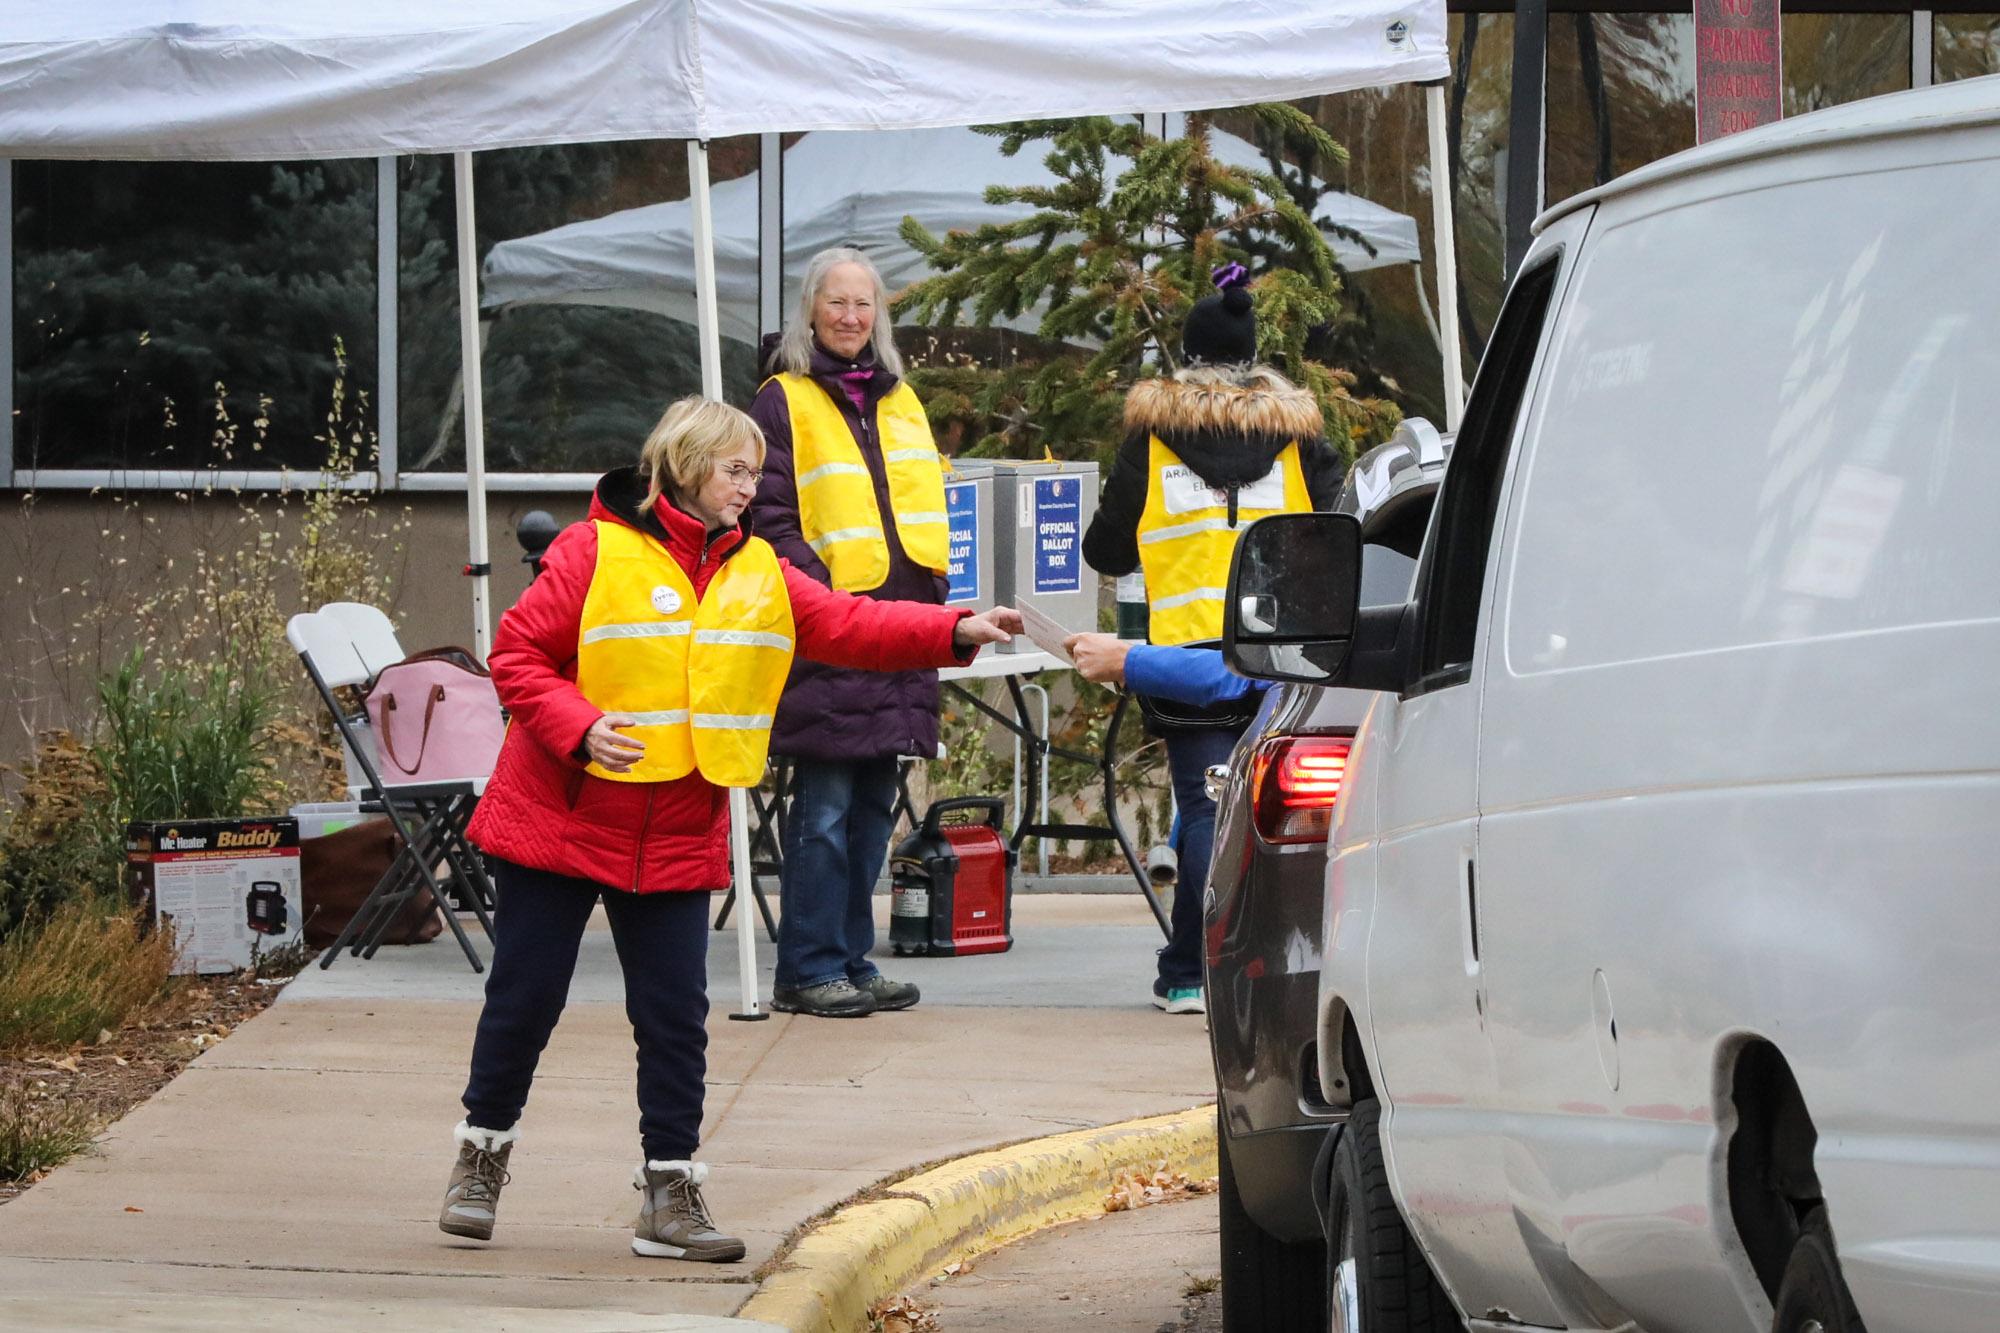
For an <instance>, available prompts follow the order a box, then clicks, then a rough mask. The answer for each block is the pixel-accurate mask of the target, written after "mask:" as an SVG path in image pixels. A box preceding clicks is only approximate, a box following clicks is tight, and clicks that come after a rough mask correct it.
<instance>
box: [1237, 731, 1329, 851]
mask: <svg viewBox="0 0 2000 1333" xmlns="http://www.w3.org/2000/svg"><path fill="white" fill-rule="evenodd" d="M1353 747H1354V740H1353V738H1352V737H1350V736H1280V737H1278V738H1277V739H1276V740H1271V741H1266V742H1265V743H1264V745H1263V746H1262V748H1260V749H1259V750H1258V751H1257V757H1256V759H1255V761H1254V763H1255V768H1254V769H1253V770H1252V773H1253V778H1254V788H1253V790H1255V791H1256V793H1257V832H1258V833H1259V834H1261V835H1262V836H1263V839H1264V841H1266V842H1274V843H1294V842H1324V841H1326V835H1327V831H1328V830H1329V829H1331V828H1332V827H1333V806H1334V802H1335V801H1337V800H1339V799H1340V786H1341V782H1342V781H1343V780H1344V779H1345V778H1346V776H1347V754H1348V751H1349V750H1351V749H1352V748H1353Z"/></svg>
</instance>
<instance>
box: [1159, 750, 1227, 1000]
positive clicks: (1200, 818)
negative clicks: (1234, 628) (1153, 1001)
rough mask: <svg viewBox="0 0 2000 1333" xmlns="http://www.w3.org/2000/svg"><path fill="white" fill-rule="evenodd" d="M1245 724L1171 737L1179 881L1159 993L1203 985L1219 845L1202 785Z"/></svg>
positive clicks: (1212, 806)
mask: <svg viewBox="0 0 2000 1333" xmlns="http://www.w3.org/2000/svg"><path fill="white" fill-rule="evenodd" d="M1242 735H1243V728H1242V727H1241V726H1237V727H1216V728H1208V729H1204V730H1201V731H1181V732H1174V733H1171V734H1170V735H1168V737H1167V772H1168V773H1169V774H1170V775H1171V776H1172V778H1173V783H1174V803H1175V804H1176V805H1177V806H1179V807H1180V827H1181V836H1180V845H1179V847H1178V848H1177V849H1176V850H1177V852H1178V854H1179V858H1180V880H1179V882H1178V883H1176V884H1175V885H1174V914H1173V935H1172V937H1171V938H1169V939H1168V941H1167V947H1166V948H1164V949H1162V950H1160V976H1159V980H1157V981H1155V982H1154V983H1153V992H1154V994H1156V995H1165V994H1166V993H1167V992H1168V991H1169V990H1186V989H1188V988H1190V987H1194V986H1199V985H1201V963H1202V958H1201V915H1202V902H1203V900H1204V899H1205V898H1206V897H1207V896H1208V862H1209V857H1210V855H1211V853H1213V851H1214V849H1215V802H1214V801H1211V800H1209V799H1208V793H1207V792H1206V791H1204V790H1203V789H1202V775H1203V774H1204V773H1205V772H1206V771H1207V769H1208V766H1209V765H1210V764H1226V763H1228V762H1229V752H1230V751H1231V750H1234V749H1235V748H1236V742H1237V740H1238V739H1239V738H1241V736H1242Z"/></svg>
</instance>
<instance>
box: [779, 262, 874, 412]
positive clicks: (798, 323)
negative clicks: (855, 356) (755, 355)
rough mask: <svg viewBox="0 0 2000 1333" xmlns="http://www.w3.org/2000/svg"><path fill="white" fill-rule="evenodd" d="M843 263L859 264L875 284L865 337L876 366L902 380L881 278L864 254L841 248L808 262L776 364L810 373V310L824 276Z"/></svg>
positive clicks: (814, 303) (786, 368) (816, 303)
mask: <svg viewBox="0 0 2000 1333" xmlns="http://www.w3.org/2000/svg"><path fill="white" fill-rule="evenodd" d="M842 264H859V265H860V266H861V268H862V270H863V271H864V272H866V273H867V274H868V280H869V281H870V282H872V283H873V284H874V285H875V327H874V328H873V329H872V330H870V332H869V334H868V345H869V347H870V348H872V349H873V350H874V352H875V364H876V365H878V366H880V367H882V369H884V370H886V371H888V372H889V373H890V374H891V375H894V376H895V377H896V378H897V379H901V378H902V377H903V357H902V354H901V353H900V352H898V351H897V350H896V330H895V322H894V321H893V320H891V319H890V318H889V293H888V291H887V290H886V289H885V288H884V287H883V286H882V275H881V274H880V273H878V272H877V271H876V269H875V265H874V263H873V261H871V260H870V259H869V258H868V256H867V255H864V254H862V253H861V252H860V251H859V250H855V249H852V248H851V247H848V246H844V245H836V246H833V247H832V248H830V249H826V250H822V251H820V252H819V253H818V254H816V255H814V256H813V257H812V259H811V260H809V261H808V262H807V264H806V277H805V282H804V283H803V284H802V285H801V286H800V288H799V306H798V309H797V310H795V311H793V312H792V317H791V319H790V320H789V321H787V322H786V324H785V332H784V334H783V336H782V337H780V338H779V339H778V364H779V365H780V366H781V367H782V368H783V369H785V370H787V371H789V372H790V373H792V374H794V375H808V374H811V373H812V347H813V329H812V321H813V307H814V306H816V305H818V304H819V294H820V291H821V290H822V289H823V288H824V287H825V286H826V278H827V275H828V274H829V273H831V272H833V270H834V269H836V268H838V267H839V266H840V265H842Z"/></svg>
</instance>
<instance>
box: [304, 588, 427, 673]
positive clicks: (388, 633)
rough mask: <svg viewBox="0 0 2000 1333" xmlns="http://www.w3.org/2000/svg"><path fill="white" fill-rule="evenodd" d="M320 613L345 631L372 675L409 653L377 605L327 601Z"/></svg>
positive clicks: (363, 664)
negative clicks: (405, 650)
mask: <svg viewBox="0 0 2000 1333" xmlns="http://www.w3.org/2000/svg"><path fill="white" fill-rule="evenodd" d="M319 613H320V614H321V615H323V616H325V617H327V618H328V619H329V620H331V621H333V623H334V624H336V625H338V626H340V628H341V629H343V630H345V631H346V632H347V637H348V638H349V639H350V640H352V641H353V643H354V650H355V652H357V653H359V654H360V655H361V665H362V666H364V667H366V668H367V669H368V674H369V676H370V677H371V678H372V677H373V676H374V675H375V674H376V673H377V672H379V671H380V670H381V669H382V668H383V667H385V666H390V665H392V664H394V663H396V662H400V661H402V660H403V659H404V658H406V657H408V656H409V654H408V653H406V652H404V651H403V645H402V643H401V642H400V641H398V640H397V638H396V626H395V623H394V622H393V621H391V620H390V619H389V617H388V616H387V615H386V614H384V612H383V611H382V608H380V607H378V606H370V605H369V604H368V603H366V602H328V603H327V604H326V605H325V606H322V607H321V608H320V609H319Z"/></svg>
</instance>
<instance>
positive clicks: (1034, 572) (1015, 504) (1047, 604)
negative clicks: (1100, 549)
mask: <svg viewBox="0 0 2000 1333" xmlns="http://www.w3.org/2000/svg"><path fill="white" fill-rule="evenodd" d="M1097 486H1098V474H1097V464H1095V463H1032V462H1019V461H1015V460H1012V459H999V458H996V459H994V460H993V535H994V542H993V582H994V588H993V597H994V600H995V601H996V602H998V603H999V604H1000V605H1001V606H1018V605H1020V603H1021V601H1022V600H1024V599H1025V600H1028V601H1032V602H1033V603H1034V604H1035V605H1036V606H1037V607H1038V608H1040V609H1041V611H1042V613H1043V614H1044V615H1046V616H1048V617H1049V618H1050V619H1051V620H1054V621H1055V622H1056V623H1057V624H1059V625H1061V626H1063V628H1065V629H1068V630H1072V631H1076V632H1082V631H1086V630H1094V629H1096V628H1097V574H1096V572H1095V571H1094V570H1092V569H1091V568H1090V567H1089V566H1088V565H1086V564H1084V563H1083V533H1084V529H1086V528H1088V527H1089V526H1090V520H1091V517H1092V516H1093V515H1095V514H1096V513H1097ZM1012 647H1013V649H1014V650H1015V651H1017V652H1032V651H1034V649H1035V645H1034V641H1033V640H1031V639H1029V638H1028V637H1027V636H1026V635H1018V636H1016V637H1015V639H1014V642H1013V644H1012Z"/></svg>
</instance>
